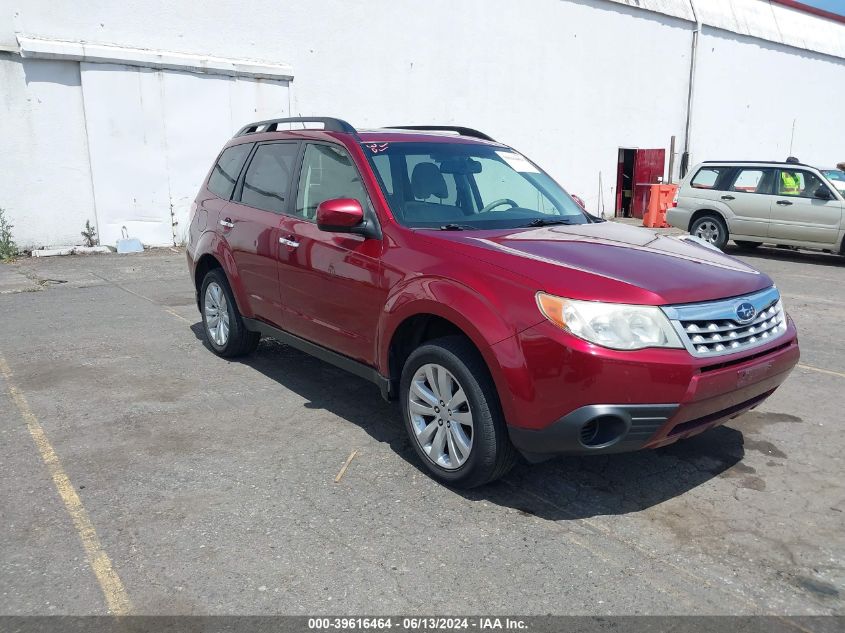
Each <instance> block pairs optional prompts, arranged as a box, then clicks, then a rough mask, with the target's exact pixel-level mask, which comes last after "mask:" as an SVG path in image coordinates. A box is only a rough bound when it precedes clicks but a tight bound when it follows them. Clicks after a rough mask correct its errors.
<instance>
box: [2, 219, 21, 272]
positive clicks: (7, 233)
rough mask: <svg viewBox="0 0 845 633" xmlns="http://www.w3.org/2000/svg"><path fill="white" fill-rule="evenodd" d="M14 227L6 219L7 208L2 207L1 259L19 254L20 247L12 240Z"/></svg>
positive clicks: (8, 258) (5, 259) (12, 257)
mask: <svg viewBox="0 0 845 633" xmlns="http://www.w3.org/2000/svg"><path fill="white" fill-rule="evenodd" d="M13 228H15V227H14V226H13V225H11V224H9V221H8V220H7V219H6V210H5V209H3V208H0V261H8V260H10V259H14V258H15V256H16V255H17V254H18V247H17V245H16V244H15V242H14V241H13V240H12V229H13Z"/></svg>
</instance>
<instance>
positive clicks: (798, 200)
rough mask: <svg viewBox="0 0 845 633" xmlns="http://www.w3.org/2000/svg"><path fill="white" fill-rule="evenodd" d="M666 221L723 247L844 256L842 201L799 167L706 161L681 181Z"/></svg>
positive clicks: (815, 174)
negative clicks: (780, 248)
mask: <svg viewBox="0 0 845 633" xmlns="http://www.w3.org/2000/svg"><path fill="white" fill-rule="evenodd" d="M666 221H667V222H668V223H669V224H671V225H672V226H675V227H677V228H680V229H684V230H685V231H689V232H690V233H691V234H692V235H695V236H697V237H700V238H702V239H704V240H707V241H708V242H710V243H711V244H713V245H714V246H716V247H718V248H723V247H724V246H725V244H726V243H727V242H728V240H729V239H730V240H733V241H734V242H735V243H736V244H737V245H738V246H740V247H743V248H755V247H757V246H760V244H764V243H765V244H777V245H782V246H794V247H801V248H811V249H818V250H825V251H831V252H834V253H840V254H843V255H845V242H844V241H843V238H845V197H843V193H842V192H841V191H839V190H837V189H836V187H835V186H834V185H833V181H831V180H829V179H828V178H827V177H826V176H825V175H824V174H823V173H822V172H821V171H819V170H818V169H816V168H815V167H810V166H809V165H803V164H801V163H778V162H749V161H737V162H733V161H708V162H704V163H701V164H699V165H696V166H695V167H693V168H692V169H691V170H690V171H689V173H688V174H687V175H686V177H685V178H684V179H683V180H682V181H681V183H680V187H679V189H678V193H677V196H676V206H675V207H672V208H670V209H669V210H668V211H667V212H666Z"/></svg>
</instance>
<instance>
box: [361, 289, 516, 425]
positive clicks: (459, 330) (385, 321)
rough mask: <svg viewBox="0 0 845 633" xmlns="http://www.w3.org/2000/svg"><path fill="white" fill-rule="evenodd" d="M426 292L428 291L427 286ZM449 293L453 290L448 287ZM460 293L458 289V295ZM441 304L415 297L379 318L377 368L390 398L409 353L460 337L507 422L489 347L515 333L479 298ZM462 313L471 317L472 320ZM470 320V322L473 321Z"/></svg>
mask: <svg viewBox="0 0 845 633" xmlns="http://www.w3.org/2000/svg"><path fill="white" fill-rule="evenodd" d="M429 288H430V287H429ZM453 290H455V289H454V288H453ZM458 292H460V291H458ZM444 294H451V295H452V296H446V297H442V298H441V299H440V300H434V299H417V300H415V301H411V302H408V303H401V302H400V303H401V307H399V308H396V309H395V310H393V311H389V307H390V305H391V302H389V303H388V309H386V311H385V313H384V314H383V315H382V322H381V324H380V327H379V334H378V336H377V345H378V355H377V359H378V367H379V370H380V372H381V373H382V375H385V376H387V377H388V378H389V380H390V385H391V388H390V396H391V398H393V397H395V396H396V395H397V393H398V385H399V377H400V376H401V373H402V367H403V366H404V363H405V361H406V360H407V358H408V356H410V354H411V352H413V351H414V349H416V348H417V347H419V346H420V345H421V344H423V343H425V342H426V341H428V340H433V339H436V338H440V337H442V336H449V335H459V336H462V337H464V338H466V339H467V340H468V341H469V342H470V343H471V344H472V345H473V347H474V348H475V349H476V351H477V352H478V354H479V356H480V357H481V359H482V360H483V361H484V365H485V366H486V368H487V371H488V372H489V373H490V376H491V378H492V379H493V384H494V385H495V386H496V392H497V394H498V397H499V401H500V403H501V405H502V409H503V410H504V413H505V417H506V418H508V417H509V416H508V414H509V413H510V410H511V407H512V401H511V399H510V397H509V396H508V394H509V391H508V387H507V381H506V379H505V376H504V372H503V370H502V367H501V366H500V364H499V360H498V358H497V356H496V353H495V351H494V350H493V345H495V344H496V343H498V342H500V341H502V340H504V339H506V338H509V337H513V336H514V335H515V332H513V331H512V330H511V329H510V328H509V327H508V326H507V324H506V323H505V322H504V321H503V320H501V318H500V317H498V316H497V315H496V314H495V313H494V312H493V311H492V307H491V306H489V305H487V304H486V303H485V302H484V301H483V300H482V298H481V297H478V296H473V295H465V294H463V293H461V294H460V295H459V294H457V293H444ZM467 315H472V316H473V320H471V319H470V318H469V317H468V316H467ZM473 321H475V322H473Z"/></svg>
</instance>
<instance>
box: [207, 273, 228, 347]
mask: <svg viewBox="0 0 845 633" xmlns="http://www.w3.org/2000/svg"><path fill="white" fill-rule="evenodd" d="M205 329H206V332H207V333H208V337H209V338H210V339H211V340H212V341H214V344H215V345H217V346H218V347H223V346H225V345H226V342H227V341H228V340H229V304H228V302H227V301H226V294H225V293H224V292H223V288H221V287H220V284H218V283H217V282H216V281H212V282H211V283H210V284H208V287H207V288H206V289H205Z"/></svg>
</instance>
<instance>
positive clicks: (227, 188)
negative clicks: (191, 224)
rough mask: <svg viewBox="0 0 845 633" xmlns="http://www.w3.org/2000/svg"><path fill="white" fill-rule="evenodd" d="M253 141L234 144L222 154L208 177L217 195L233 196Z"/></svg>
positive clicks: (210, 188) (222, 196) (213, 191)
mask: <svg viewBox="0 0 845 633" xmlns="http://www.w3.org/2000/svg"><path fill="white" fill-rule="evenodd" d="M252 145H253V144H252V143H243V144H241V145H233V146H232V147H229V148H227V149H225V150H224V151H223V153H222V154H220V158H219V159H218V161H217V164H216V165H214V169H212V170H211V175H210V176H209V177H208V189H209V191H211V193H213V194H214V195H216V196H219V197H220V198H224V199H226V200H228V199H229V198H231V197H232V191H234V189H235V183H236V182H237V181H238V175H239V174H240V173H241V167H243V166H244V161H245V160H246V157H247V156H248V155H249V151H250V150H251V149H252Z"/></svg>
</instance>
